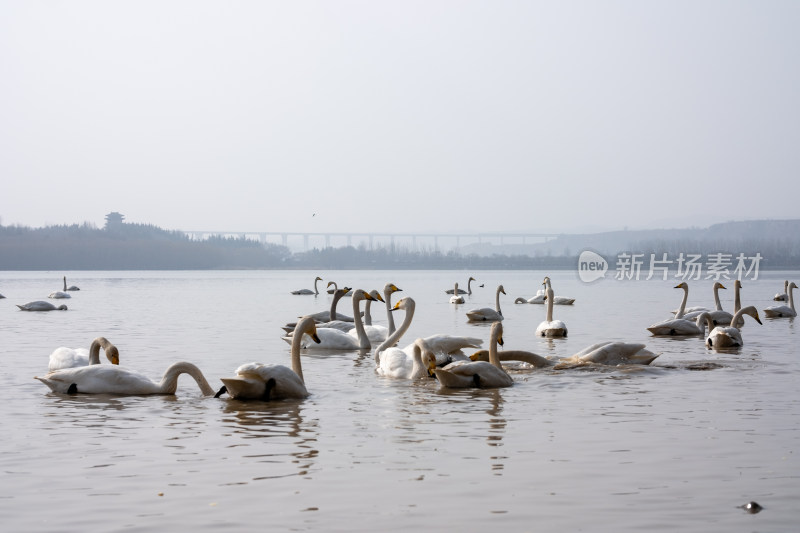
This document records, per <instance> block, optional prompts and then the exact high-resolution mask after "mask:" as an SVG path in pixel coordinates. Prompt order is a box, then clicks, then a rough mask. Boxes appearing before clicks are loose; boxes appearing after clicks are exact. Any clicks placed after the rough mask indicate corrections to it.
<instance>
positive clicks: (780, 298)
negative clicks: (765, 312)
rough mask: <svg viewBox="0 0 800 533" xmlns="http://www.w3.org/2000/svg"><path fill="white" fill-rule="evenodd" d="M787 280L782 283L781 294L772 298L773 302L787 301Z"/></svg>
mask: <svg viewBox="0 0 800 533" xmlns="http://www.w3.org/2000/svg"><path fill="white" fill-rule="evenodd" d="M788 293H789V280H788V279H787V280H786V281H784V282H783V292H779V293H776V294H775V296H773V297H772V299H773V300H775V301H776V302H785V301H786V300H788V299H789V296H788Z"/></svg>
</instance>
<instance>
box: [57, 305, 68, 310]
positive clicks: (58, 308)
mask: <svg viewBox="0 0 800 533" xmlns="http://www.w3.org/2000/svg"><path fill="white" fill-rule="evenodd" d="M56 310H58V311H66V310H67V306H66V305H64V304H61V305H59V306H58V307H56Z"/></svg>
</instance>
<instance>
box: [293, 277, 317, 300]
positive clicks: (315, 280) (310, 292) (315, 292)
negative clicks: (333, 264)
mask: <svg viewBox="0 0 800 533" xmlns="http://www.w3.org/2000/svg"><path fill="white" fill-rule="evenodd" d="M318 281H322V278H321V277H319V276H317V277H316V278H314V290H313V291H312V290H311V289H298V290H296V291H292V294H313V295H314V296H316V295H318V294H319V290H317V282H318Z"/></svg>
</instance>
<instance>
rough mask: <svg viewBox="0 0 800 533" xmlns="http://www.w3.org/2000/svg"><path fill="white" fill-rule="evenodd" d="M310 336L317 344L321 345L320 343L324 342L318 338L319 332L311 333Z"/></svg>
mask: <svg viewBox="0 0 800 533" xmlns="http://www.w3.org/2000/svg"><path fill="white" fill-rule="evenodd" d="M309 336H310V337H311V338H312V339H313V340H314V342H316V343H317V344H320V343H321V342H322V341H321V340H319V337H318V336H317V332H316V331H315V332H313V333H311V334H310V335H309Z"/></svg>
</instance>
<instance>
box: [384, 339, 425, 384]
mask: <svg viewBox="0 0 800 533" xmlns="http://www.w3.org/2000/svg"><path fill="white" fill-rule="evenodd" d="M423 354H424V355H423ZM431 360H435V357H434V355H433V354H432V353H431V352H430V350H429V349H428V347H427V346H426V345H425V340H424V339H417V340H416V341H414V342H413V343H412V344H411V353H410V354H409V353H407V352H406V351H405V350H401V349H400V348H395V347H390V348H387V349H386V350H384V351H383V352H382V353H381V356H380V360H379V361H378V364H377V366H376V371H377V372H378V374H379V375H381V376H384V377H387V378H395V379H421V378H426V377H428V361H431Z"/></svg>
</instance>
